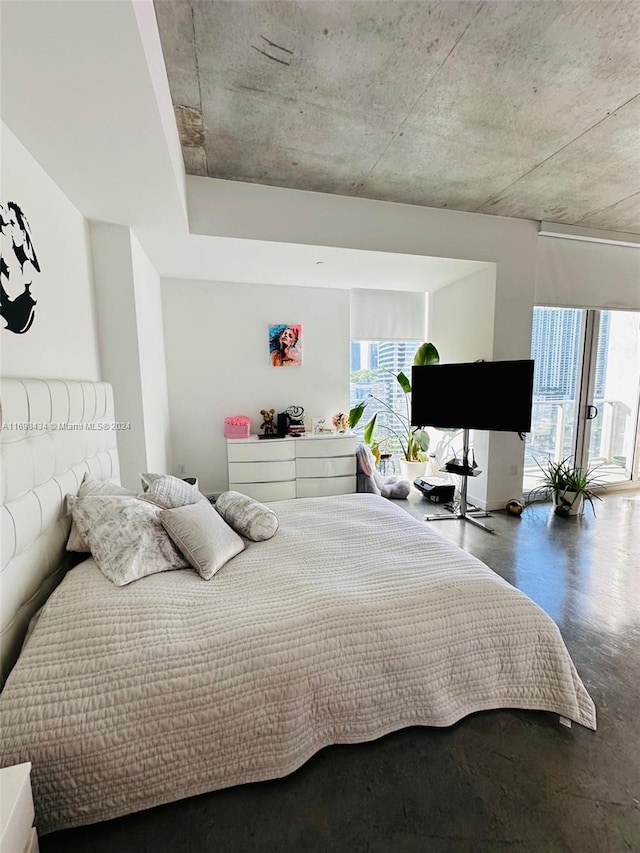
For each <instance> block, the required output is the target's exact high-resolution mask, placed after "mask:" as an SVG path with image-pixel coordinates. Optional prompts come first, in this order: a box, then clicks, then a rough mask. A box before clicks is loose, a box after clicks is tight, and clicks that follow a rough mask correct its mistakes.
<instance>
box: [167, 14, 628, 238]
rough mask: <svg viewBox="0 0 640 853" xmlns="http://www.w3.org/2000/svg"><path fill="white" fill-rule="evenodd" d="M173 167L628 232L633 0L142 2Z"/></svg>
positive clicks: (410, 202) (236, 177) (209, 174)
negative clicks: (148, 17)
mask: <svg viewBox="0 0 640 853" xmlns="http://www.w3.org/2000/svg"><path fill="white" fill-rule="evenodd" d="M155 9H156V15H157V20H158V27H159V31H160V38H161V42H162V49H163V53H164V57H165V64H166V68H167V74H168V78H169V86H170V90H171V97H172V100H173V104H174V109H175V114H176V119H177V124H178V130H179V132H180V138H181V143H182V152H183V157H184V161H185V167H186V170H187V173H188V174H194V175H205V176H209V177H216V178H224V179H229V180H237V181H247V182H252V183H259V184H269V185H273V186H281V187H290V188H295V189H304V190H313V191H318V192H323V193H336V194H340V195H351V196H358V197H363V198H371V199H382V200H386V201H394V202H403V203H408V204H417V205H426V206H429V207H439V208H450V209H455V210H463V211H471V212H479V213H489V214H497V215H501V216H513V217H521V218H526V219H534V220H536V219H537V220H548V221H553V222H560V223H566V224H570V225H583V226H585V227H589V228H601V229H608V230H614V231H626V232H633V233H640V95H639V91H640V47H639V45H640V39H639V36H640V3H639V2H637V0H626V2H607V0H596V2H591V0H579V2H560V1H559V0H528V2H505V0H485V1H484V2H479V1H477V0H462V2H455V1H454V0H444V2H432V0H417V2H414V0H349V2H343V0H302V2H297V0H242V2H240V0H230V2H226V0H225V1H224V2H222V1H221V0H192V1H191V2H190V0H172V2H168V1H167V0H156V2H155Z"/></svg>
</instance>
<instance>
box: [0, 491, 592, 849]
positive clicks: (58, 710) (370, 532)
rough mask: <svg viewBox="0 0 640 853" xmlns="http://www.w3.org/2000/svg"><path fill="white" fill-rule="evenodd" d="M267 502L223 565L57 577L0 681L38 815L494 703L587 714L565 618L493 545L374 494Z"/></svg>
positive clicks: (91, 816) (112, 808) (106, 806)
mask: <svg viewBox="0 0 640 853" xmlns="http://www.w3.org/2000/svg"><path fill="white" fill-rule="evenodd" d="M273 508H274V509H275V511H276V512H277V514H278V517H279V519H280V530H279V531H278V533H277V534H276V535H275V536H274V537H273V539H270V540H269V541H266V542H252V543H248V547H247V549H246V551H244V552H243V553H241V554H240V555H238V556H237V557H235V558H234V559H233V560H232V561H231V562H229V563H228V564H227V565H226V566H225V567H224V568H223V569H222V570H221V571H220V572H219V573H218V574H217V575H215V577H214V578H213V579H212V580H211V581H203V580H202V579H201V578H200V577H198V575H197V574H196V573H195V572H193V571H191V570H182V571H172V572H165V573H163V574H158V575H154V576H151V577H147V578H143V579H142V580H138V581H136V582H134V583H132V584H130V585H129V586H126V587H116V586H114V585H113V584H112V583H110V581H108V580H107V579H106V578H104V577H103V576H102V574H101V573H100V572H99V570H98V569H97V567H96V566H95V563H94V562H93V561H92V560H88V561H86V562H85V563H82V564H81V565H79V566H78V567H77V568H75V569H74V570H73V571H71V572H70V573H69V574H68V575H67V577H66V578H65V580H64V581H63V582H62V584H61V585H60V586H59V587H58V588H57V589H56V591H55V592H54V593H53V595H52V596H51V598H50V599H49V601H48V602H47V604H46V605H45V607H44V608H43V610H42V611H41V614H40V616H39V618H38V621H37V624H36V625H35V628H34V630H33V632H32V634H31V636H30V638H29V640H28V642H27V644H26V646H25V648H24V649H23V652H22V654H21V656H20V659H19V661H18V664H17V665H16V667H15V669H14V670H13V672H12V674H11V675H10V677H9V679H8V681H7V684H6V686H5V689H4V691H3V693H2V695H1V696H0V731H1V732H2V746H1V750H0V759H1V760H2V763H3V764H4V765H6V764H13V763H17V762H20V761H31V762H32V763H33V771H32V780H33V788H34V797H35V802H36V821H37V826H38V829H39V831H40V832H42V833H44V832H50V831H53V830H57V829H61V828H64V827H70V826H75V825H79V824H85V823H92V822H95V821H101V820H106V819H109V818H114V817H117V816H119V815H123V814H126V813H129V812H134V811H138V810H140V809H145V808H148V807H151V806H155V805H159V804H161V803H165V802H169V801H172V800H177V799H181V798H183V797H187V796H191V795H194V794H199V793H202V792H204V791H211V790H215V789H219V788H223V787H227V786H230V785H235V784H238V783H244V782H254V781H259V780H263V779H270V778H274V777H278V776H283V775H285V774H287V773H290V772H291V771H293V770H294V769H296V768H297V767H299V766H300V765H301V764H303V762H305V761H306V760H307V759H308V758H309V757H310V756H311V755H313V754H314V753H315V752H317V751H318V750H319V749H320V748H322V747H324V746H326V745H328V744H335V743H353V742H358V741H366V740H371V739H374V738H377V737H380V736H381V735H383V734H385V733H387V732H390V731H393V730H395V729H399V728H402V727H404V726H411V725H428V726H449V725H451V724H452V723H454V722H456V720H459V719H460V718H461V717H464V716H465V715H467V714H470V713H471V712H474V711H481V710H483V709H487V708H529V709H540V710H546V711H552V712H555V713H556V714H560V715H563V716H565V717H568V718H570V719H572V720H575V721H576V722H578V723H581V724H582V725H584V726H587V727H589V728H595V709H594V705H593V702H592V701H591V699H590V697H589V695H588V694H587V692H586V690H585V688H584V686H583V684H582V682H581V681H580V678H579V677H578V675H577V673H576V671H575V668H574V666H573V663H572V661H571V659H570V657H569V654H568V652H567V650H566V647H565V645H564V643H563V640H562V638H561V636H560V633H559V631H558V628H557V627H556V625H555V624H554V623H553V622H552V620H551V619H550V618H549V617H548V616H547V615H546V614H545V613H544V612H543V611H542V610H541V609H540V608H539V607H538V606H537V605H535V604H534V603H533V602H532V601H531V600H530V599H529V598H527V596H525V595H524V594H523V593H521V592H519V591H518V590H516V589H514V588H513V587H512V586H510V585H509V584H508V583H507V582H506V581H504V580H502V579H501V578H500V577H498V576H497V575H496V574H495V573H494V572H493V571H492V570H491V569H489V568H488V567H487V566H485V565H484V564H483V563H481V562H479V561H478V560H476V559H475V558H474V557H471V556H470V555H469V554H467V553H466V552H464V551H462V550H460V549H459V548H457V547H456V546H454V545H452V544H451V543H449V542H448V541H446V540H444V539H443V538H441V537H440V535H438V534H437V533H434V532H432V531H431V530H429V529H428V528H427V527H426V526H425V525H424V524H423V523H421V522H418V521H417V520H415V519H413V518H412V517H410V516H409V515H408V514H407V513H406V512H404V511H403V510H402V509H400V508H398V507H396V506H394V505H392V504H390V503H389V502H388V501H386V500H384V499H382V498H379V497H376V496H373V495H345V496H341V497H337V498H313V499H307V500H293V501H281V502H279V503H277V504H273Z"/></svg>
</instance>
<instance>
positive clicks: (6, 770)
mask: <svg viewBox="0 0 640 853" xmlns="http://www.w3.org/2000/svg"><path fill="white" fill-rule="evenodd" d="M33 817H34V810H33V797H32V796H31V764H29V762H26V763H25V764H14V765H13V766H12V767H3V768H2V769H1V770H0V853H38V835H37V833H36V830H35V827H34V826H33Z"/></svg>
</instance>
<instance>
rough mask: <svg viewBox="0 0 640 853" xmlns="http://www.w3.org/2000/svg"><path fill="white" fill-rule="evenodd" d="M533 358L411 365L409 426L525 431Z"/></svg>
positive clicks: (530, 398) (528, 422) (531, 390)
mask: <svg viewBox="0 0 640 853" xmlns="http://www.w3.org/2000/svg"><path fill="white" fill-rule="evenodd" d="M532 397H533V360H531V359H526V360H522V361H473V362H465V363H462V364H429V365H420V366H413V367H412V368H411V423H412V425H413V426H432V427H442V428H454V427H458V428H462V429H486V430H498V431H501V432H529V431H530V429H531V402H532Z"/></svg>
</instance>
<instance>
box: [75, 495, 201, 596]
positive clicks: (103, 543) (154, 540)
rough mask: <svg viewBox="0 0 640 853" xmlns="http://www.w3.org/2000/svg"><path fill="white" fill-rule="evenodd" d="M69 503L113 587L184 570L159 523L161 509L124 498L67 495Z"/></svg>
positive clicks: (131, 498) (145, 502) (133, 498)
mask: <svg viewBox="0 0 640 853" xmlns="http://www.w3.org/2000/svg"><path fill="white" fill-rule="evenodd" d="M68 500H69V503H70V505H71V512H72V513H73V519H74V521H75V522H76V524H77V525H78V529H79V530H80V533H81V535H82V536H83V537H84V539H85V541H86V542H87V543H88V544H89V546H90V548H91V554H92V555H93V559H94V560H95V562H96V565H97V566H98V568H99V569H100V571H101V572H102V573H103V575H105V577H107V578H109V580H110V581H113V583H114V584H116V586H123V585H124V584H127V583H131V581H135V580H138V578H142V577H145V576H146V575H152V574H155V573H156V572H166V571H168V570H170V569H184V568H186V567H187V565H188V563H187V561H186V560H185V558H184V557H183V555H182V554H181V553H180V552H179V551H178V550H177V548H176V547H175V546H174V544H173V542H172V541H171V539H170V538H169V537H168V536H167V533H166V531H165V529H164V527H163V526H162V524H161V523H160V520H159V518H158V516H159V514H160V512H161V510H160V509H159V508H158V507H157V506H154V505H153V504H152V503H149V502H147V501H141V500H138V498H135V497H127V496H124V495H122V496H120V495H105V496H101V495H96V496H90V497H86V498H76V497H73V496H72V495H69V496H68Z"/></svg>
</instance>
